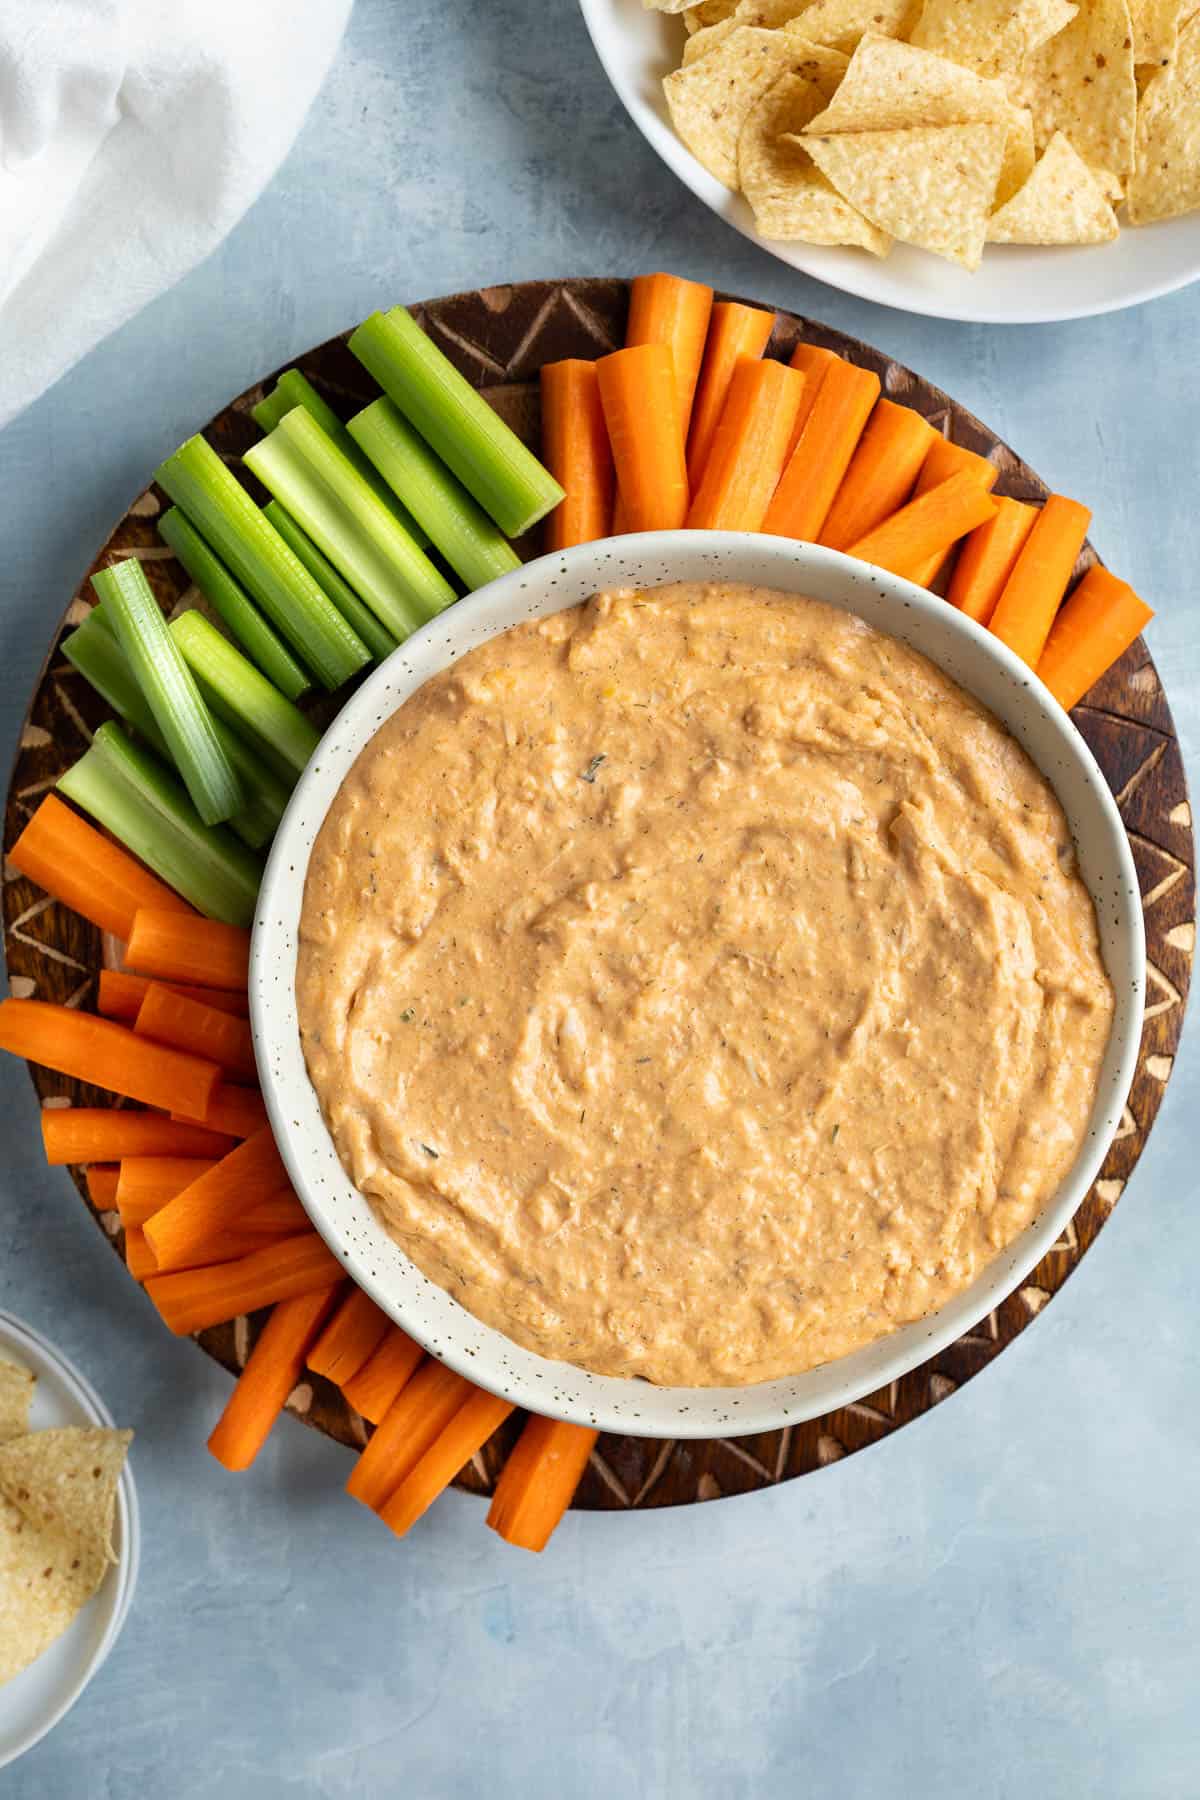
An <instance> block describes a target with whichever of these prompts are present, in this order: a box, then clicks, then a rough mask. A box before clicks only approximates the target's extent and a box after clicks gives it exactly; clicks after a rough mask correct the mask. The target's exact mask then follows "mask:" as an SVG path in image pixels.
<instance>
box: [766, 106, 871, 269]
mask: <svg viewBox="0 0 1200 1800" xmlns="http://www.w3.org/2000/svg"><path fill="white" fill-rule="evenodd" d="M824 104H825V98H824V95H823V94H822V93H821V90H820V89H819V88H818V87H816V86H815V85H814V84H813V82H811V81H806V80H805V79H804V77H803V76H802V75H785V76H784V77H783V78H782V80H780V81H777V82H776V83H775V86H774V87H773V88H771V89H770V91H769V92H768V93H766V94H764V95H763V97H762V99H761V100H759V101H758V102H757V104H756V105H755V107H754V108H753V110H752V111H751V113H750V114H749V116H748V118H747V119H746V122H745V124H744V125H743V126H742V135H741V137H740V138H739V140H738V179H739V181H740V183H741V189H742V192H743V193H744V194H745V196H746V198H747V200H748V201H749V202H750V205H751V207H752V208H753V210H754V222H755V224H756V226H757V227H758V230H759V232H760V234H761V235H762V236H763V237H766V238H779V239H792V240H795V241H798V242H800V243H805V244H852V245H857V246H860V247H861V248H862V249H864V250H870V251H871V253H872V254H873V255H875V256H886V255H887V253H888V251H889V250H890V249H891V239H890V238H889V237H888V236H887V235H886V233H884V232H882V231H877V230H876V228H875V226H874V225H872V224H870V223H869V222H868V221H867V220H866V219H864V218H863V216H862V214H861V213H860V212H856V211H855V209H854V207H852V206H851V205H850V202H849V201H848V200H843V199H842V196H841V195H840V194H839V193H837V192H836V191H835V189H834V188H832V187H831V186H830V184H829V182H828V181H827V180H826V179H825V177H824V175H822V173H821V171H820V169H818V168H817V166H816V164H815V163H814V162H813V160H812V157H811V156H810V155H809V153H808V151H807V149H806V148H805V147H804V143H803V140H802V139H801V138H799V137H797V136H796V135H795V134H796V133H798V132H799V131H801V130H802V129H803V127H804V126H805V125H806V124H807V123H808V121H809V120H810V119H811V118H812V117H813V116H814V115H815V114H816V113H818V112H820V110H821V108H822V106H823V105H824Z"/></svg>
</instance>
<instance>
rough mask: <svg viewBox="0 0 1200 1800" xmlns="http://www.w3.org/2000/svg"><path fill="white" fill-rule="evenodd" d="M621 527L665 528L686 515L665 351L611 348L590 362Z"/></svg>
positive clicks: (657, 346)
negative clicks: (617, 494) (618, 496)
mask: <svg viewBox="0 0 1200 1800" xmlns="http://www.w3.org/2000/svg"><path fill="white" fill-rule="evenodd" d="M596 379H597V381H598V382H599V384H600V400H601V404H602V405H603V407H604V422H605V425H606V427H607V429H608V440H609V443H610V444H611V445H612V453H613V463H614V465H615V467H616V472H617V485H618V487H619V488H620V490H621V507H622V515H623V518H624V523H625V529H626V530H627V531H670V530H672V529H674V528H675V527H677V526H680V525H682V524H683V521H684V519H685V518H686V517H687V508H688V484H687V467H686V465H685V463H684V459H683V435H682V430H681V427H680V423H679V404H678V398H677V394H676V388H675V372H674V367H673V365H672V362H671V352H670V351H669V350H668V349H667V347H666V345H665V344H639V345H638V346H637V347H636V348H635V349H632V350H616V351H614V352H613V354H612V355H611V356H602V357H601V358H600V360H599V362H598V363H597V364H596Z"/></svg>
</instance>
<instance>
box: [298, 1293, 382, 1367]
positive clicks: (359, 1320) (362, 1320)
mask: <svg viewBox="0 0 1200 1800" xmlns="http://www.w3.org/2000/svg"><path fill="white" fill-rule="evenodd" d="M391 1326H392V1322H391V1320H390V1319H389V1318H388V1316H387V1314H386V1313H385V1312H383V1311H382V1310H381V1309H380V1308H379V1307H378V1306H376V1304H375V1302H374V1301H373V1300H372V1298H371V1296H370V1294H367V1293H364V1292H363V1290H362V1288H360V1287H356V1288H351V1290H350V1292H349V1293H348V1294H347V1295H346V1298H345V1299H344V1300H343V1301H342V1304H341V1305H340V1306H339V1307H338V1309H337V1311H336V1312H335V1313H334V1315H333V1317H332V1318H331V1319H330V1321H329V1323H328V1325H326V1327H325V1329H324V1331H323V1332H322V1333H321V1335H320V1337H319V1338H318V1339H317V1341H316V1343H315V1344H314V1345H313V1347H312V1349H311V1350H310V1351H309V1353H308V1366H309V1368H310V1369H311V1370H312V1372H313V1374H314V1375H324V1376H325V1377H326V1379H327V1380H329V1381H332V1382H333V1383H334V1384H335V1385H336V1386H337V1387H344V1385H345V1383H346V1382H347V1381H349V1380H350V1378H351V1377H352V1376H354V1375H357V1374H358V1371H359V1370H360V1369H361V1368H362V1366H363V1364H364V1363H365V1362H366V1360H367V1358H368V1357H369V1356H371V1355H373V1354H374V1352H375V1351H376V1350H378V1348H379V1346H380V1344H382V1342H383V1340H384V1338H385V1337H386V1336H387V1334H388V1332H389V1331H390V1330H391Z"/></svg>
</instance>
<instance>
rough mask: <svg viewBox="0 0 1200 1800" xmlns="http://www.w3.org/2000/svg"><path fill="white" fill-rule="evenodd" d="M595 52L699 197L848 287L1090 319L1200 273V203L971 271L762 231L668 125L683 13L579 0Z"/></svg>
mask: <svg viewBox="0 0 1200 1800" xmlns="http://www.w3.org/2000/svg"><path fill="white" fill-rule="evenodd" d="M579 4H580V8H581V10H582V12H583V16H584V19H585V21H586V23H587V28H588V31H589V32H590V33H591V38H592V43H593V44H594V45H595V47H596V53H597V55H598V56H599V58H600V61H601V62H602V63H603V64H604V69H605V73H606V74H607V76H608V78H609V80H610V81H611V82H612V84H613V86H614V88H615V89H616V90H617V93H618V95H619V97H620V99H621V102H622V104H623V105H624V107H625V110H626V111H627V112H628V114H629V116H630V118H631V119H632V120H633V122H634V124H635V125H636V126H637V127H638V130H639V131H641V133H642V134H643V136H644V137H645V138H646V139H647V140H648V141H649V143H650V144H652V145H653V147H654V149H655V150H657V152H658V154H659V155H660V156H661V157H662V159H663V161H664V162H665V163H666V164H667V166H668V167H669V168H671V169H673V170H674V171H675V173H676V175H678V176H679V179H680V180H681V181H683V182H685V183H686V185H687V186H688V187H690V188H691V190H692V192H693V194H695V195H696V196H697V198H698V199H700V200H703V202H704V204H705V205H706V206H709V207H711V208H712V210H713V212H715V213H717V214H718V215H719V216H720V217H721V218H722V219H725V220H726V221H727V222H728V223H729V224H730V225H733V226H734V227H735V228H736V229H737V230H738V231H740V232H741V233H742V234H743V235H744V236H745V237H748V238H752V239H753V240H754V242H755V243H756V244H760V245H761V246H762V248H763V249H764V250H769V251H770V253H771V255H772V256H777V257H778V258H779V260H780V262H784V263H788V264H790V266H791V267H792V268H793V269H800V270H801V271H802V272H803V273H804V274H805V275H814V276H815V277H816V278H817V280H818V281H824V282H827V283H828V284H829V286H830V287H835V288H841V289H842V291H843V293H847V294H858V295H859V296H860V297H861V298H862V299H864V300H876V301H878V302H879V304H880V305H882V306H896V307H899V308H901V310H902V311H904V312H913V313H924V314H926V315H927V316H928V317H930V318H934V319H969V320H973V321H975V322H976V323H978V324H987V325H1036V324H1044V323H1049V322H1050V321H1051V320H1057V319H1086V318H1090V317H1091V316H1092V315H1093V314H1095V313H1105V312H1116V311H1119V309H1120V308H1121V307H1124V306H1136V305H1138V304H1139V302H1140V301H1143V300H1153V299H1156V298H1157V297H1158V295H1160V294H1169V293H1170V292H1171V291H1172V290H1173V289H1174V288H1179V287H1184V286H1185V285H1186V284H1187V283H1188V282H1189V281H1195V280H1196V279H1197V277H1200V213H1194V214H1192V215H1190V216H1188V217H1185V218H1182V219H1168V220H1164V221H1163V222H1162V223H1161V224H1159V225H1143V226H1140V227H1139V228H1138V229H1137V230H1136V231H1135V230H1134V229H1133V228H1132V227H1130V228H1128V229H1125V228H1122V231H1121V235H1120V237H1119V238H1118V239H1117V240H1116V242H1115V243H1112V244H1100V245H1095V246H1088V247H1086V248H1075V249H1071V248H1063V249H1043V250H1034V249H1023V248H1021V247H1019V246H1017V245H1011V244H993V245H989V247H988V249H987V251H986V252H985V254H984V259H983V267H982V268H981V269H980V270H979V271H978V273H977V274H975V275H968V273H967V271H966V270H965V269H959V268H956V267H955V266H954V264H952V263H948V262H946V261H944V260H943V258H941V257H939V256H932V255H929V254H928V253H927V252H925V251H922V250H913V249H911V248H908V247H907V246H905V245H904V244H897V245H896V247H895V248H894V249H893V251H892V253H891V255H890V256H888V257H886V258H884V260H882V261H880V260H878V259H877V258H876V257H873V256H870V255H868V253H867V252H866V251H865V250H837V249H823V248H821V247H820V246H818V245H813V244H790V243H780V242H778V241H774V240H771V239H768V238H760V237H759V235H758V233H757V232H756V231H755V229H754V217H753V214H752V213H751V211H750V208H749V207H748V206H747V204H746V202H745V201H744V200H743V199H742V196H741V195H740V194H731V193H730V192H729V189H728V188H725V187H722V185H721V183H720V182H719V181H717V180H716V179H715V178H714V177H713V176H712V175H710V174H709V173H708V171H707V170H706V169H703V168H701V166H700V164H699V163H698V162H697V161H696V159H695V157H694V156H693V155H692V153H691V151H690V150H686V149H685V148H684V146H683V145H682V144H681V143H680V141H679V139H678V138H677V137H676V135H675V131H674V129H673V127H672V125H671V120H670V117H669V115H668V113H667V106H666V101H665V99H664V98H663V91H662V78H663V76H664V75H668V74H670V72H671V70H672V69H675V68H678V66H679V61H680V58H681V56H682V54H683V45H684V42H685V39H686V32H685V28H684V24H683V20H682V19H681V18H679V17H678V16H673V15H671V14H668V13H660V12H652V11H648V10H647V9H646V8H645V7H644V6H643V5H642V0H579Z"/></svg>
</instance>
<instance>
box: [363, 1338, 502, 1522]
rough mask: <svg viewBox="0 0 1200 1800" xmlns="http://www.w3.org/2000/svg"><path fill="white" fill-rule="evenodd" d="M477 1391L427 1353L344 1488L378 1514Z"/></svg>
mask: <svg viewBox="0 0 1200 1800" xmlns="http://www.w3.org/2000/svg"><path fill="white" fill-rule="evenodd" d="M343 1391H344V1390H343ZM478 1391H479V1390H478V1389H477V1388H476V1387H475V1385H474V1383H473V1382H470V1381H468V1380H467V1378H466V1376H465V1375H456V1374H455V1373H454V1370H453V1369H448V1368H447V1367H446V1365H445V1363H440V1362H437V1361H435V1360H434V1358H433V1357H432V1356H430V1357H427V1358H426V1360H425V1361H424V1362H423V1363H422V1364H421V1367H420V1368H419V1369H418V1370H417V1372H416V1374H415V1375H414V1376H413V1378H412V1380H411V1381H410V1382H409V1383H408V1386H407V1387H406V1388H405V1389H404V1391H403V1392H402V1393H400V1394H398V1395H397V1397H396V1398H395V1399H394V1400H393V1401H392V1404H391V1405H390V1406H389V1407H388V1409H387V1412H386V1413H385V1414H384V1415H383V1417H382V1418H381V1419H380V1421H379V1423H378V1425H376V1427H375V1429H374V1431H373V1432H372V1433H371V1436H370V1437H369V1439H368V1440H367V1447H366V1449H365V1450H364V1451H363V1453H362V1455H361V1456H360V1457H359V1459H358V1461H357V1462H356V1463H355V1465H354V1468H353V1469H352V1470H351V1473H350V1479H349V1481H348V1482H347V1483H346V1492H347V1493H348V1494H352V1495H353V1497H354V1498H355V1499H356V1500H361V1501H362V1503H363V1505H364V1506H369V1507H370V1508H371V1510H372V1511H373V1512H378V1511H379V1508H380V1507H381V1506H382V1505H383V1504H384V1502H385V1500H387V1498H388V1496H389V1495H390V1494H393V1493H394V1492H395V1490H396V1489H397V1488H398V1487H399V1485H400V1483H401V1482H402V1481H403V1480H404V1478H405V1476H407V1475H410V1474H411V1473H412V1471H413V1470H414V1469H415V1468H416V1466H417V1464H418V1463H419V1462H420V1460H421V1458H422V1457H423V1456H424V1454H425V1452H426V1451H427V1450H428V1449H429V1447H430V1445H431V1444H433V1443H435V1442H436V1441H437V1439H438V1437H439V1436H440V1434H441V1433H442V1432H443V1431H444V1430H445V1428H446V1426H447V1425H448V1424H449V1423H450V1421H451V1419H452V1418H453V1417H454V1415H455V1413H456V1412H458V1411H459V1410H460V1408H462V1407H463V1406H465V1405H466V1403H467V1401H468V1400H469V1399H470V1397H471V1395H472V1394H474V1393H477V1392H478Z"/></svg>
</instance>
